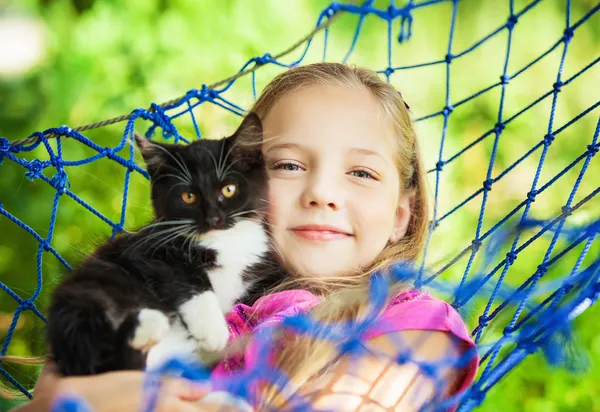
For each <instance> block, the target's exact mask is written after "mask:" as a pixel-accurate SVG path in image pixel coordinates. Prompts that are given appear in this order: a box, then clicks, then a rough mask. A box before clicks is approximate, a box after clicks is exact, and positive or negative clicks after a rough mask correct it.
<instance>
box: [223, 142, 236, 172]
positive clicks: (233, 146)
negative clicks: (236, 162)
mask: <svg viewBox="0 0 600 412" xmlns="http://www.w3.org/2000/svg"><path fill="white" fill-rule="evenodd" d="M223 146H225V142H223ZM234 148H235V143H234V144H232V145H231V147H230V148H229V150H228V151H227V154H226V155H225V159H222V161H221V165H223V166H224V165H226V164H227V159H228V158H229V155H230V154H231V152H232V151H233V149H234ZM221 152H222V149H221ZM229 167H231V166H229ZM229 167H228V168H227V169H229ZM221 176H224V171H223V170H222V171H221Z"/></svg>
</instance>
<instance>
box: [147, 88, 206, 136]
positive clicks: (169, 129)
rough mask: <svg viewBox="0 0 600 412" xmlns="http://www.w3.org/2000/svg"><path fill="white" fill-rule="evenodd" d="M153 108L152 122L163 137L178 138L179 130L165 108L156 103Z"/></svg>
mask: <svg viewBox="0 0 600 412" xmlns="http://www.w3.org/2000/svg"><path fill="white" fill-rule="evenodd" d="M202 88H203V89H204V85H203V86H202ZM151 107H152V110H153V111H154V116H152V120H154V123H155V124H156V125H157V126H159V127H160V128H161V129H162V131H163V133H162V134H163V137H164V138H165V139H169V138H171V137H172V136H176V135H177V129H176V128H175V126H174V125H173V123H171V119H170V118H169V116H167V114H166V113H165V111H164V110H163V108H162V107H160V106H159V105H157V104H156V103H152V106H151Z"/></svg>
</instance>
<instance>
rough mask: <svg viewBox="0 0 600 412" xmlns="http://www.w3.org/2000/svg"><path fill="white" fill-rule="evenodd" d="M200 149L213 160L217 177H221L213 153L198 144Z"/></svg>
mask: <svg viewBox="0 0 600 412" xmlns="http://www.w3.org/2000/svg"><path fill="white" fill-rule="evenodd" d="M198 147H199V148H200V149H202V150H204V151H205V152H206V153H208V155H209V156H210V157H211V159H212V161H213V165H214V166H215V172H217V178H218V179H221V176H220V175H219V165H218V164H217V159H216V158H215V155H214V154H213V153H212V152H211V151H210V150H208V149H207V148H205V147H203V146H198Z"/></svg>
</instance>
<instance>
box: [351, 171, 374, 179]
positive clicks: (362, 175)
mask: <svg viewBox="0 0 600 412" xmlns="http://www.w3.org/2000/svg"><path fill="white" fill-rule="evenodd" d="M350 174H352V176H356V177H359V178H361V179H373V180H377V178H376V177H375V175H374V174H373V173H371V172H369V171H367V170H364V169H358V170H353V171H351V172H350Z"/></svg>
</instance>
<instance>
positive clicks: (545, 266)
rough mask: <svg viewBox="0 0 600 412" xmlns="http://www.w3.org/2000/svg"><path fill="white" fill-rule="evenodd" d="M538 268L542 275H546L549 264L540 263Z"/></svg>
mask: <svg viewBox="0 0 600 412" xmlns="http://www.w3.org/2000/svg"><path fill="white" fill-rule="evenodd" d="M537 269H538V274H539V275H540V276H544V274H546V272H547V271H548V264H547V263H542V264H541V265H538V267H537Z"/></svg>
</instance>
